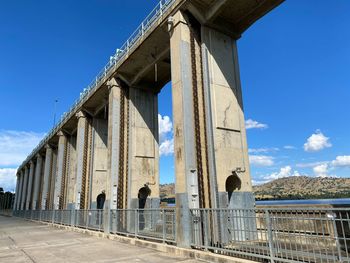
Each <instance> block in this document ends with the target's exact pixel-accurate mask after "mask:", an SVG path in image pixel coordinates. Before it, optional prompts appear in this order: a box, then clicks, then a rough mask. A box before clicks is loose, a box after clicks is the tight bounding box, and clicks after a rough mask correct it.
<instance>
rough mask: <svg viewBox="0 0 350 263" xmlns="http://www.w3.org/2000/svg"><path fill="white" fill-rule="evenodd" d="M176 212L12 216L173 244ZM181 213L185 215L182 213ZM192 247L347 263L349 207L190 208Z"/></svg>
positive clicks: (285, 259) (263, 259)
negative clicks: (107, 225)
mask: <svg viewBox="0 0 350 263" xmlns="http://www.w3.org/2000/svg"><path fill="white" fill-rule="evenodd" d="M175 212H176V210H175V209H145V210H141V209H123V210H122V209H118V210H110V211H109V213H106V211H103V210H44V211H41V210H38V211H14V212H13V215H14V216H18V217H22V218H27V219H30V220H39V221H43V222H50V223H56V224H62V225H69V226H75V227H80V228H86V229H90V230H96V231H103V225H104V224H103V222H104V219H105V218H104V216H105V215H106V214H108V215H109V216H110V218H109V220H110V224H109V225H110V229H109V231H108V232H109V233H111V234H116V235H123V236H129V237H134V238H142V239H147V240H151V241H158V242H159V241H160V242H164V243H170V244H176V234H175V233H176V224H175V222H176V220H175V216H176V213H175ZM182 212H184V211H182ZM188 212H189V213H190V214H191V222H189V223H190V224H191V225H192V240H191V245H192V248H195V249H200V250H205V251H211V252H214V253H219V254H224V255H229V256H234V257H241V258H246V259H251V260H256V261H261V262H266V261H270V262H288V263H289V262H350V257H349V253H350V208H319V209H318V208H290V209H288V208H285V209H279V208H266V209H192V210H190V211H188Z"/></svg>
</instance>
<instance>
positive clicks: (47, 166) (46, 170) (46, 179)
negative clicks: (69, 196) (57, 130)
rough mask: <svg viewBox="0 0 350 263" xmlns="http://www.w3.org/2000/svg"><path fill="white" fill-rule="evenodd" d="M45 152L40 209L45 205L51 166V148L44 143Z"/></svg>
mask: <svg viewBox="0 0 350 263" xmlns="http://www.w3.org/2000/svg"><path fill="white" fill-rule="evenodd" d="M45 148H46V154H45V167H44V178H43V179H44V181H43V193H42V199H41V209H42V210H45V209H46V207H47V199H48V194H49V193H48V191H49V184H50V177H51V168H52V167H51V166H52V148H51V146H50V145H46V146H45Z"/></svg>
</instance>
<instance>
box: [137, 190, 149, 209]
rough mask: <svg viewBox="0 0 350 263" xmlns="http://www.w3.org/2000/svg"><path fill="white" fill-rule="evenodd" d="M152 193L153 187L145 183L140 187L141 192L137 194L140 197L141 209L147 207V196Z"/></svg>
mask: <svg viewBox="0 0 350 263" xmlns="http://www.w3.org/2000/svg"><path fill="white" fill-rule="evenodd" d="M150 194H151V189H150V188H149V187H148V186H147V185H145V186H144V187H142V188H140V190H139V193H138V195H137V197H138V199H139V209H145V206H146V201H147V197H148V196H149V195H150Z"/></svg>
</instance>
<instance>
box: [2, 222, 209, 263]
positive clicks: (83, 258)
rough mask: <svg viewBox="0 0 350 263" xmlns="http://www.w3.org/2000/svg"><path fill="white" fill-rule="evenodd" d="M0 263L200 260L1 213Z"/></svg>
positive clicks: (185, 262) (152, 262)
mask: <svg viewBox="0 0 350 263" xmlns="http://www.w3.org/2000/svg"><path fill="white" fill-rule="evenodd" d="M0 262H2V263H7V262H11V263H17V262H45V263H47V262H60V263H61V262H140V263H148V262H149V263H157V262H166V263H173V262H184V263H196V262H198V263H199V262H203V261H198V260H193V259H186V258H182V257H176V256H173V255H168V254H165V253H161V252H158V251H155V250H152V249H149V248H141V247H137V246H133V245H128V244H123V243H120V242H117V241H113V240H109V239H105V238H98V237H94V236H90V235H85V234H81V233H76V232H71V231H67V230H62V229H58V228H54V227H50V226H48V225H44V224H40V223H34V222H29V221H25V220H23V219H19V218H15V217H5V216H1V215H0Z"/></svg>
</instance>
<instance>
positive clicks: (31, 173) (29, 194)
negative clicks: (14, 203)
mask: <svg viewBox="0 0 350 263" xmlns="http://www.w3.org/2000/svg"><path fill="white" fill-rule="evenodd" d="M29 163H30V167H29V176H28V190H27V201H26V210H29V209H30V205H31V202H32V188H33V177H34V162H33V161H30V162H29Z"/></svg>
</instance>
